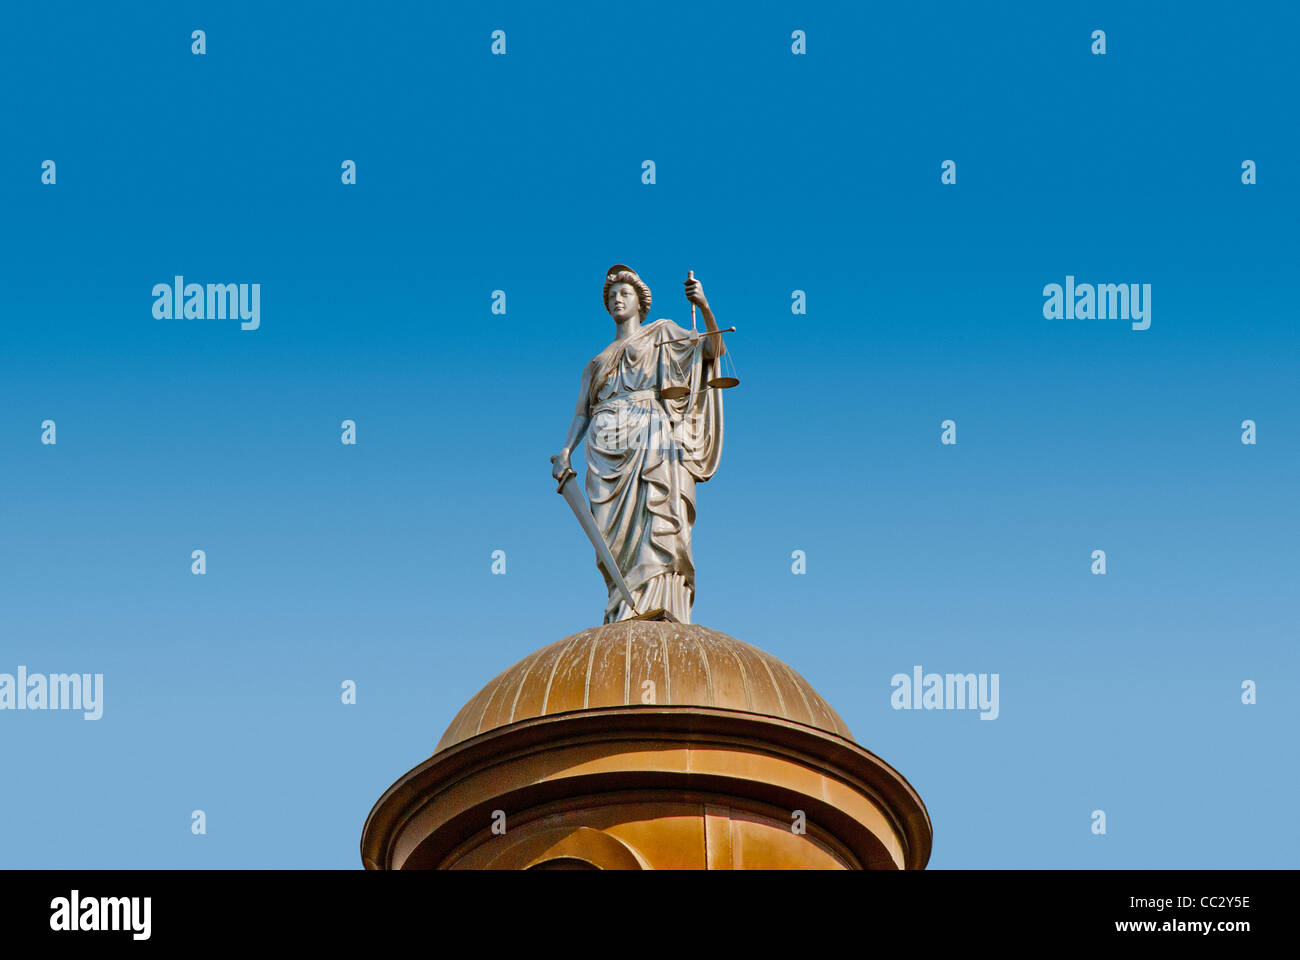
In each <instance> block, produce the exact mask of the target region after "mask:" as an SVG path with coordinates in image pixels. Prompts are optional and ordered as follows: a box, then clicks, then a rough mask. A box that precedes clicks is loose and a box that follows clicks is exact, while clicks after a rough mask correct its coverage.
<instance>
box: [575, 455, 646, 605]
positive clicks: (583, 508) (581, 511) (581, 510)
mask: <svg viewBox="0 0 1300 960" xmlns="http://www.w3.org/2000/svg"><path fill="white" fill-rule="evenodd" d="M573 479H574V478H573V476H572V475H570V476H568V477H566V478H565V480H564V484H563V485H562V486H561V487H560V493H561V494H563V495H564V500H565V502H566V503H568V505H569V506H570V507H571V508H572V509H573V513H574V515H575V516H576V517H577V518H578V523H579V524H581V526H582V529H583V532H584V533H586V534H587V539H588V540H590V541H591V545H592V546H593V547H595V548H596V555H597V556H598V557H600V562H601V564H602V565H604V567H605V570H606V572H608V573H609V577H610V579H611V580H613V581H614V585H615V586H616V587H618V589H619V592H620V593H622V594H623V599H624V600H626V601H627V605H628V607H629V608H630V609H631V610H632V613H633V614H635V615H636V616H638V617H639V616H641V611H640V610H638V609H637V608H636V601H635V600H633V599H632V591H631V590H629V589H628V588H627V582H626V581H625V580H624V579H623V574H622V572H621V571H620V570H619V569H618V564H617V563H615V562H614V554H612V553H610V550H609V544H607V543H606V542H605V537H604V536H603V535H602V534H601V532H600V528H599V527H597V526H596V518H595V517H593V516H592V515H591V509H590V508H589V507H588V506H587V501H586V499H585V498H584V497H583V495H582V491H581V490H579V489H578V485H577V484H576V483H574V482H573Z"/></svg>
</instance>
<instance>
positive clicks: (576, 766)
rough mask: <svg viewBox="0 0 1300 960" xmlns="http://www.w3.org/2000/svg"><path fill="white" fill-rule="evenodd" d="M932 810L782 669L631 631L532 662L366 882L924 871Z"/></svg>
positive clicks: (591, 637)
mask: <svg viewBox="0 0 1300 960" xmlns="http://www.w3.org/2000/svg"><path fill="white" fill-rule="evenodd" d="M930 841H931V827H930V820H929V815H928V814H927V813H926V810H925V805H924V804H923V803H922V802H921V799H920V797H919V796H917V794H916V792H915V791H914V790H913V789H912V787H911V785H910V784H908V783H907V781H906V780H904V779H903V777H902V776H901V775H900V774H899V773H898V772H897V771H895V770H894V769H893V768H892V767H890V766H889V765H888V764H886V763H885V762H884V761H883V760H881V759H880V758H878V757H876V756H875V755H874V754H872V753H870V752H869V751H867V750H865V749H863V748H862V747H860V746H858V745H857V744H856V743H854V742H853V740H852V739H851V737H850V734H849V731H848V728H847V727H845V726H844V723H843V721H842V720H841V719H840V718H839V716H838V714H836V713H835V711H834V710H832V709H831V708H830V706H829V705H828V704H827V703H826V702H825V701H824V700H823V699H822V698H821V697H820V696H819V695H818V694H817V692H816V691H815V690H813V689H812V687H811V686H809V684H808V683H807V681H805V680H804V679H803V678H802V677H800V676H799V675H798V674H797V673H795V672H794V671H793V670H791V669H790V668H789V667H788V666H786V665H785V664H784V663H782V662H781V661H780V660H777V659H776V658H775V657H772V656H771V655H769V654H767V653H764V652H763V651H762V650H759V649H758V648H757V647H753V646H750V645H749V644H746V643H742V642H741V641H739V640H735V639H733V638H731V637H728V636H726V635H725V634H721V633H717V632H716V631H713V630H709V629H707V628H704V627H700V626H693V625H685V624H679V623H672V622H664V621H647V620H639V621H638V620H625V621H622V622H621V623H614V624H609V625H606V626H602V627H595V628H593V629H590V630H585V631H583V632H582V633H578V634H574V635H573V636H571V637H566V638H565V639H563V640H561V641H559V642H558V643H554V644H551V645H550V646H548V647H545V648H543V649H541V650H539V651H537V652H536V653H534V654H532V655H530V656H528V657H525V658H524V659H523V660H521V661H520V662H519V663H517V664H516V665H515V666H513V667H511V668H510V669H509V670H506V671H505V672H504V673H502V674H501V675H500V676H498V677H497V678H496V679H495V680H493V681H492V682H491V683H489V684H488V685H487V686H486V687H484V688H483V690H482V691H480V692H479V693H478V694H477V695H476V696H475V697H474V698H473V699H471V700H470V701H469V703H467V704H466V705H465V707H464V708H463V709H462V710H461V711H460V713H459V714H458V715H457V716H456V718H455V720H453V721H452V724H451V726H450V727H449V728H448V729H447V732H446V734H444V736H443V738H442V741H441V742H440V743H439V744H438V749H437V751H436V752H435V753H434V755H433V756H432V757H430V758H429V759H428V760H426V761H425V762H424V763H422V764H420V765H419V766H418V767H416V768H415V769H414V770H412V771H410V772H409V773H407V774H406V775H405V776H403V777H402V778H401V779H400V780H398V782H397V783H396V784H394V785H393V786H392V787H390V788H389V790H388V791H387V792H386V793H385V794H384V795H383V797H381V798H380V800H379V802H378V803H377V804H376V805H375V808H374V809H373V810H372V811H371V813H370V817H369V818H368V819H367V821H366V825H365V829H364V832H363V834H362V841H361V852H362V860H363V862H364V863H365V865H366V867H367V868H370V869H476V868H477V869H483V868H486V869H593V868H594V869H633V870H637V869H715V870H716V869H724V870H730V869H763V868H813V869H815V868H828V869H861V868H884V869H919V868H921V867H924V866H925V863H926V861H927V860H928V859H929V855H930Z"/></svg>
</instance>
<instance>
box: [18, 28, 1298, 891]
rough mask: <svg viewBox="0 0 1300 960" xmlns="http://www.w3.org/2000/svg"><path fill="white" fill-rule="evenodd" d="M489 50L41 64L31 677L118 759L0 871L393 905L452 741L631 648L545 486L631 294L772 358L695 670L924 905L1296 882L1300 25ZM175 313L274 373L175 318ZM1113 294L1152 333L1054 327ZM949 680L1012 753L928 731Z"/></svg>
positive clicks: (62, 32) (708, 37) (568, 520)
mask: <svg viewBox="0 0 1300 960" xmlns="http://www.w3.org/2000/svg"><path fill="white" fill-rule="evenodd" d="M469 6H470V5H464V8H459V9H452V8H451V7H449V6H446V5H441V4H436V5H435V4H414V3H412V4H386V3H379V4H361V5H333V4H313V5H310V6H308V5H298V6H296V7H294V8H290V7H288V6H287V5H283V6H282V5H272V6H267V5H264V4H257V3H231V4H222V5H215V4H204V3H196V2H183V3H170V4H162V3H148V4H136V5H129V6H126V7H122V8H111V9H110V8H100V7H97V6H92V5H72V4H59V3H52V4H44V5H40V6H28V7H24V8H21V9H7V10H6V12H5V14H4V15H3V29H0V78H3V81H4V82H3V83H2V84H0V106H3V108H4V109H3V114H4V116H5V118H6V120H5V138H4V145H5V146H4V149H3V150H2V151H0V204H2V208H3V210H4V224H5V229H4V230H3V231H0V244H2V245H3V247H2V248H0V253H2V254H3V256H0V289H2V290H3V292H4V311H3V322H2V323H0V672H10V673H12V672H13V671H14V670H15V669H16V667H17V666H18V665H19V664H23V665H25V666H26V667H27V668H28V670H29V671H32V672H44V673H54V672H64V671H77V672H102V673H103V674H104V675H105V680H104V684H105V708H104V716H103V718H102V719H101V720H99V721H95V722H87V721H84V720H82V719H81V717H80V715H74V714H68V713H55V712H45V713H36V712H24V713H14V712H8V711H6V712H3V713H0V760H2V761H3V763H4V764H5V767H6V770H7V771H9V773H10V775H9V776H6V778H5V782H6V789H4V790H3V791H0V823H3V824H5V826H4V827H0V866H18V867H45V866H49V867H344V868H356V867H359V865H360V864H359V855H358V852H357V847H358V841H359V838H360V831H361V826H362V822H363V820H364V818H365V816H366V814H367V812H368V811H369V809H370V807H371V805H372V803H373V802H374V801H375V800H376V799H377V798H378V797H379V795H380V794H381V793H382V792H383V790H384V789H385V788H387V786H388V785H389V784H390V783H391V782H392V781H393V780H395V779H396V778H397V777H398V776H399V775H400V774H401V773H403V772H404V771H406V770H407V769H409V768H410V767H412V766H414V765H415V764H416V763H418V762H419V761H420V760H422V759H423V758H424V757H426V756H427V755H428V754H429V753H430V752H431V751H432V749H433V746H434V744H435V743H436V742H437V740H438V739H439V737H440V736H441V734H442V731H443V729H444V728H445V727H446V725H447V724H448V723H449V722H450V720H451V718H452V717H453V715H454V714H455V712H456V710H457V709H458V708H459V707H460V705H461V704H462V703H464V701H466V700H467V699H469V697H470V696H472V695H473V694H474V693H475V692H476V691H477V690H478V689H479V688H480V687H481V686H482V685H483V684H485V683H486V682H487V681H488V680H489V679H491V678H492V677H493V676H495V675H496V674H497V673H498V672H499V671H501V670H502V669H504V668H506V667H507V666H509V665H510V664H512V663H514V662H515V661H516V660H518V659H520V658H521V657H523V656H525V655H526V654H528V653H530V652H531V651H533V650H534V649H536V648H538V647H541V646H543V645H545V644H547V643H550V642H552V641H553V640H556V639H559V638H560V637H563V636H565V635H568V634H570V633H574V632H576V631H578V630H581V629H583V628H585V627H587V626H591V625H593V624H595V623H598V622H599V620H600V617H601V611H602V608H603V603H604V589H603V584H602V583H601V580H600V577H599V575H598V574H597V572H596V571H595V568H594V565H593V563H592V556H591V550H590V547H589V546H588V545H587V544H586V541H585V540H584V539H583V537H582V534H581V532H580V530H579V529H578V526H577V524H576V523H575V522H574V520H573V517H572V515H571V514H570V513H569V511H568V509H567V508H566V507H565V505H564V503H563V501H562V500H561V499H560V498H559V497H557V496H555V492H554V489H555V488H554V483H553V481H552V480H551V479H550V464H549V463H548V457H549V456H550V455H551V454H553V453H555V452H556V450H557V449H558V448H559V446H560V444H561V442H562V440H563V437H564V433H565V429H566V427H567V425H568V421H569V417H570V415H571V412H572V408H573V403H574V399H575V396H576V391H577V387H578V378H579V375H580V373H581V371H582V367H583V364H584V363H585V362H586V360H587V359H589V358H590V357H591V356H592V355H593V354H595V353H596V352H597V351H599V350H600V349H601V348H602V347H603V346H604V345H605V344H606V343H607V342H608V341H609V339H610V337H611V335H612V331H613V324H612V323H611V321H610V320H609V318H608V316H607V315H606V314H605V313H604V312H603V311H602V309H601V308H600V306H599V300H598V293H599V289H600V286H601V282H602V279H603V271H604V269H605V268H606V267H607V266H609V265H610V264H611V263H615V262H623V263H628V264H631V265H632V266H633V267H635V268H636V269H637V270H638V271H640V272H641V275H642V276H643V278H644V279H645V280H646V281H647V282H648V283H649V284H650V286H651V288H652V289H653V291H654V296H655V304H654V308H653V310H652V316H654V317H660V316H666V317H671V318H674V319H676V320H678V321H679V322H689V310H688V308H687V305H686V301H685V299H684V297H683V296H682V295H681V289H682V288H681V286H680V284H681V281H682V280H683V279H684V278H685V274H686V271H687V270H688V269H693V270H694V271H695V273H696V276H697V277H698V278H699V279H700V280H701V282H702V283H703V285H704V288H705V291H706V293H707V295H708V297H709V300H710V302H711V304H712V306H713V308H714V310H715V312H716V314H717V316H718V319H719V321H720V323H722V324H723V325H724V326H725V325H730V324H735V325H737V326H738V328H739V330H738V332H737V333H736V334H735V335H734V336H733V337H732V339H731V341H730V344H731V349H732V356H733V358H734V359H735V361H736V363H737V367H738V372H739V375H740V377H741V380H742V383H741V386H740V387H739V388H738V389H736V390H733V391H731V392H730V393H729V394H728V395H727V398H726V416H727V434H726V442H725V450H724V454H723V459H722V466H721V469H720V471H719V473H718V475H717V477H716V478H715V479H714V480H712V481H711V482H710V483H708V484H707V485H705V486H703V487H701V489H700V491H699V518H698V522H697V524H696V527H695V532H694V541H695V562H696V567H697V570H698V581H697V602H696V605H695V611H694V620H695V622H697V623H702V624H704V625H706V626H710V627H712V628H714V629H717V630H721V631H723V632H725V633H728V634H731V635H733V636H736V637H739V638H740V639H743V640H746V641H748V642H750V643H753V644H756V645H757V646H760V647H762V648H764V649H766V650H769V651H771V652H772V653H774V654H776V655H777V656H779V657H781V658H783V659H785V660H786V661H787V662H789V663H790V664H791V665H792V666H793V667H794V668H795V669H796V670H798V671H799V672H801V673H802V674H803V675H804V676H805V677H806V678H807V679H808V680H809V681H810V682H811V683H812V684H813V685H814V686H815V687H816V688H817V689H818V690H819V691H820V692H821V693H822V694H823V695H824V696H825V697H826V698H827V699H828V700H829V701H830V703H831V704H832V705H834V706H835V707H836V709H837V710H838V711H839V712H840V714H841V715H842V716H843V717H844V719H845V721H846V722H847V723H848V725H849V727H850V728H851V729H852V730H853V731H854V734H855V736H856V738H857V739H858V740H859V742H861V743H862V744H863V745H864V746H866V747H867V748H869V749H871V750H873V751H874V752H876V753H878V754H879V755H880V756H882V757H883V758H884V759H886V760H887V761H888V762H890V763H891V764H893V765H894V766H896V767H897V768H898V769H899V770H901V771H902V772H903V774H904V775H905V776H907V777H908V779H909V780H910V781H911V782H912V783H913V785H914V786H915V787H916V788H917V790H918V791H919V792H920V794H921V796H922V797H923V798H924V799H925V801H926V803H927V804H928V806H929V810H930V813H931V816H932V818H933V820H934V824H935V845H934V854H933V858H932V860H931V865H932V866H934V867H948V868H960V867H1294V866H1296V865H1297V862H1298V861H1300V831H1298V828H1297V827H1296V826H1295V820H1294V817H1293V816H1292V815H1291V814H1292V812H1293V810H1294V806H1295V801H1296V799H1297V787H1298V786H1300V780H1298V777H1297V771H1296V753H1295V747H1294V734H1295V731H1296V729H1297V727H1298V725H1300V724H1298V721H1300V708H1298V707H1297V704H1298V703H1300V698H1298V697H1297V690H1296V685H1297V677H1298V676H1300V656H1298V655H1297V652H1296V636H1297V615H1296V608H1295V586H1294V585H1295V583H1296V580H1297V575H1298V574H1300V561H1298V560H1297V551H1296V546H1295V545H1296V542H1297V533H1298V532H1300V508H1298V507H1297V504H1296V500H1295V496H1294V491H1295V486H1296V478H1297V467H1298V465H1300V455H1298V451H1300V430H1298V428H1297V424H1300V403H1298V402H1297V391H1296V388H1295V376H1296V374H1295V371H1296V369H1297V361H1300V349H1298V346H1297V343H1298V341H1297V337H1296V333H1295V323H1296V297H1295V291H1296V285H1297V279H1298V277H1297V266H1296V265H1297V262H1298V258H1300V241H1298V240H1297V235H1296V229H1295V223H1296V213H1297V209H1298V206H1297V199H1298V196H1297V178H1296V175H1295V163H1296V157H1297V155H1300V149H1298V147H1300V144H1298V143H1297V135H1296V128H1295V124H1294V122H1293V114H1294V95H1295V91H1296V90H1297V89H1300V83H1298V82H1297V81H1298V80H1300V77H1297V70H1298V69H1300V68H1297V66H1296V63H1295V59H1294V57H1293V56H1292V53H1293V51H1292V50H1291V47H1290V40H1289V38H1290V37H1293V36H1294V35H1295V33H1296V31H1297V29H1300V13H1297V10H1296V9H1295V8H1294V7H1291V6H1289V5H1286V4H1257V5H1253V6H1251V7H1249V8H1245V9H1242V8H1229V7H1228V6H1226V5H1223V6H1209V5H1199V4H1185V3H1181V4H1175V3H1144V4H1140V5H1131V4H1087V5H1084V4H1053V5H1050V7H1048V6H1045V5H1037V4H1028V3H1025V4H1001V5H997V6H995V7H992V8H983V7H977V6H975V5H956V4H907V5H895V6H891V7H885V6H880V7H875V8H871V9H867V8H865V7H863V6H862V5H859V4H837V5H831V4H825V5H816V6H815V7H812V6H809V5H804V4H790V3H763V4H757V5H753V6H752V7H751V8H749V9H748V10H747V12H746V14H745V16H744V17H737V16H736V15H735V14H734V13H732V12H728V11H727V10H726V9H725V8H724V7H723V6H721V5H715V4H699V3H691V4H657V5H654V6H653V7H648V8H637V9H636V10H635V11H629V12H627V13H620V12H617V11H616V10H613V9H611V8H609V7H608V6H607V5H595V4H573V5H565V6H564V7H563V8H559V9H557V8H555V7H552V6H539V5H536V4H505V3H494V4H486V5H476V6H475V7H474V8H473V9H466V8H469ZM1135 7H1136V9H1135ZM498 28H500V29H504V30H505V31H506V33H507V50H508V52H507V54H506V56H504V57H494V56H491V55H490V53H489V46H490V34H491V32H492V30H494V29H498ZM194 29H204V30H205V31H206V33H207V53H206V54H205V55H203V56H194V55H192V54H191V53H190V43H191V41H190V33H191V31H192V30H194ZM794 29H803V30H805V31H806V32H807V37H808V53H807V55H805V56H794V55H792V54H791V52H790V43H791V40H790V34H791V31H792V30H794ZM1095 29H1103V30H1105V31H1106V35H1107V53H1106V55H1105V56H1094V55H1092V54H1091V53H1090V51H1089V48H1090V45H1091V39H1090V35H1091V33H1092V31H1093V30H1095ZM47 159H53V160H55V161H56V163H57V183H56V184H55V185H53V186H46V185H42V184H41V182H40V173H41V167H40V165H41V163H42V161H44V160H47ZM647 159H651V160H654V161H655V163H656V165H657V171H656V172H657V182H656V183H655V184H654V185H645V184H642V183H641V164H642V161H644V160H647ZM949 159H951V160H954V161H955V162H956V164H957V183H956V184H955V185H952V186H945V185H942V184H941V183H940V164H941V163H942V162H943V161H944V160H949ZM1247 159H1249V160H1253V161H1255V163H1256V164H1257V169H1258V183H1257V184H1255V185H1252V186H1245V185H1243V184H1242V182H1241V164H1242V162H1243V161H1244V160H1247ZM344 160H353V161H355V162H356V164H357V183H356V185H354V186H344V185H342V184H341V183H340V164H341V163H342V162H343V161H344ZM177 274H182V275H184V276H185V277H186V278H187V280H190V281H193V282H200V283H227V282H257V283H260V284H261V285H262V287H261V290H262V299H261V328H260V329H259V330H257V331H253V332H243V331H241V330H240V329H239V325H238V323H237V322H231V321H221V320H157V319H155V318H154V317H153V315H152V303H153V299H152V296H151V290H152V288H153V286H154V284H156V283H160V282H162V283H166V282H170V281H171V278H172V277H173V276H175V275H177ZM1066 275H1073V276H1075V277H1076V278H1078V280H1079V281H1080V282H1105V283H1111V282H1113V283H1120V282H1124V283H1150V284H1151V285H1152V291H1153V293H1152V324H1151V327H1150V329H1149V330H1146V331H1141V332H1138V331H1133V330H1131V329H1130V327H1129V324H1128V323H1126V322H1123V321H1118V320H1070V321H1066V320H1045V319H1044V317H1043V312H1042V305H1043V295H1042V289H1043V287H1044V285H1045V284H1048V283H1062V282H1063V281H1064V278H1065V277H1066ZM495 289H502V290H505V291H506V294H507V304H508V306H507V314H506V315H505V316H494V315H492V314H491V312H490V306H491V293H492V291H493V290H495ZM796 289H801V290H804V291H806V293H807V303H808V312H807V315H806V316H796V315H792V313H791V311H790V303H791V291H793V290H796ZM47 418H50V419H54V420H55V421H56V422H57V425H58V427H57V429H58V443H57V445H55V446H52V447H51V446H46V445H42V444H41V443H40V424H41V422H42V421H43V420H45V419H47ZM346 418H351V419H353V420H355V421H356V422H357V425H358V439H359V442H358V443H357V445H356V446H343V445H342V444H341V443H340V442H339V433H340V430H339V424H340V422H341V421H342V420H344V419H346ZM948 418H951V419H954V420H955V421H956V422H957V424H958V443H957V444H956V445H955V446H943V445H941V444H940V443H939V434H940V426H939V425H940V422H941V421H943V420H945V419H948ZM1247 418H1250V419H1253V420H1255V421H1256V423H1257V425H1258V441H1259V442H1258V443H1257V444H1256V445H1254V446H1246V445H1243V444H1242V443H1241V442H1240V436H1241V429H1240V424H1241V421H1242V420H1243V419H1247ZM196 548H201V549H204V550H205V551H206V552H207V562H208V573H207V575H206V576H203V577H196V576H193V575H191V573H190V562H191V561H190V552H191V551H192V550H194V549H196ZM496 549H502V550H505V551H506V554H507V570H508V572H507V574H506V575H505V576H493V575H491V573H490V566H491V553H492V551H493V550H496ZM796 549H800V550H804V551H806V554H807V574H806V575H803V576H796V575H793V574H792V573H791V553H792V551H794V550H796ZM1095 549H1104V550H1105V551H1106V553H1107V565H1108V572H1107V574H1106V576H1104V577H1101V576H1093V575H1092V574H1091V573H1090V569H1089V568H1090V563H1091V559H1090V557H1091V553H1092V551H1093V550H1095ZM915 664H921V665H922V666H923V667H924V668H925V669H926V670H927V671H930V670H935V671H939V672H985V673H997V674H999V676H1000V700H1001V703H1000V716H999V717H998V719H997V720H996V721H993V722H986V721H981V720H980V719H979V718H978V716H977V715H976V714H975V713H971V712H960V711H929V712H927V711H895V710H893V709H892V708H891V707H890V693H891V688H890V684H889V681H890V677H891V676H893V675H894V674H895V673H898V672H910V671H911V669H912V667H913V665H915ZM343 680H353V681H355V682H356V684H357V689H358V702H357V704H356V705H355V706H344V705H342V704H341V703H340V698H339V686H340V683H341V682H342V681H343ZM1243 680H1254V681H1256V682H1257V684H1258V703H1256V704H1255V705H1252V706H1245V705H1243V704H1242V703H1241V702H1240V689H1241V683H1242V681H1243ZM194 809H203V810H204V811H205V812H206V814H207V818H208V833H207V835H206V836H202V837H195V836H193V835H192V834H191V831H190V812H191V811H192V810H194ZM1095 809H1103V810H1105V811H1106V815H1107V834H1106V835H1105V836H1104V837H1098V836H1094V835H1093V834H1092V832H1091V830H1090V824H1091V820H1090V814H1091V812H1092V811H1093V810H1095ZM1243 824H1244V825H1256V826H1257V827H1258V828H1259V832H1258V834H1257V835H1251V834H1249V833H1247V834H1246V835H1244V836H1238V835H1228V836H1225V834H1227V831H1228V828H1229V825H1232V826H1234V827H1235V826H1237V825H1243ZM1211 831H1212V835H1211ZM1211 839H1213V840H1214V841H1215V842H1213V843H1211V842H1210V840H1211Z"/></svg>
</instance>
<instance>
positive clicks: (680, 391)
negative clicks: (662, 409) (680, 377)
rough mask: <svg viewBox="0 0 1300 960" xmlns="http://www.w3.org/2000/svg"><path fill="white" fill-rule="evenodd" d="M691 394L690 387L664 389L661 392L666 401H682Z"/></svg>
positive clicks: (660, 394)
mask: <svg viewBox="0 0 1300 960" xmlns="http://www.w3.org/2000/svg"><path fill="white" fill-rule="evenodd" d="M690 392H691V391H690V389H689V388H688V387H664V388H663V389H662V390H660V391H659V396H661V397H663V398H664V399H665V400H680V399H681V398H682V397H684V396H686V395H687V394H688V393H690Z"/></svg>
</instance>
